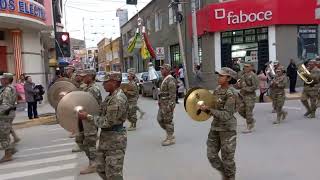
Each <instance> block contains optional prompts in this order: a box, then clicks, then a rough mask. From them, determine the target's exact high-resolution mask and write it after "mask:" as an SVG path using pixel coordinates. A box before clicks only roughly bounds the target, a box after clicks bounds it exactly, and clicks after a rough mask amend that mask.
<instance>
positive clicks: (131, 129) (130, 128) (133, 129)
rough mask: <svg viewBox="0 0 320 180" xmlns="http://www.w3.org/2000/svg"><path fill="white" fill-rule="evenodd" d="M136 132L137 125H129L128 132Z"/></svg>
mask: <svg viewBox="0 0 320 180" xmlns="http://www.w3.org/2000/svg"><path fill="white" fill-rule="evenodd" d="M135 130H137V123H130V127H129V128H128V131H135Z"/></svg>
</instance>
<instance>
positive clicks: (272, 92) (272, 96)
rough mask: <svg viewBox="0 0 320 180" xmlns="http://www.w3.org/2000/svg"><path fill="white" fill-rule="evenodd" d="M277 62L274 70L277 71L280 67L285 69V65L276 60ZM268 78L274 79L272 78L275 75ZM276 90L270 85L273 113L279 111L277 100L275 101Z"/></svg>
mask: <svg viewBox="0 0 320 180" xmlns="http://www.w3.org/2000/svg"><path fill="white" fill-rule="evenodd" d="M275 64H276V66H274V71H275V72H276V71H277V70H278V69H282V70H284V67H283V66H282V65H280V64H279V63H278V62H277V61H276V62H275ZM268 78H269V79H270V80H272V78H274V77H270V76H268ZM274 91H275V90H274V88H273V87H272V86H270V98H271V100H272V102H271V103H272V112H273V113H275V112H277V110H276V106H275V101H273V99H275V98H276V92H274Z"/></svg>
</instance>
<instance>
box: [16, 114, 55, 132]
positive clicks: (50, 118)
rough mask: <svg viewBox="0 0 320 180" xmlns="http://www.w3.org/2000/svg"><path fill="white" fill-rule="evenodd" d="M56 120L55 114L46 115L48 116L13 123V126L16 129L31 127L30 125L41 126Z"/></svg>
mask: <svg viewBox="0 0 320 180" xmlns="http://www.w3.org/2000/svg"><path fill="white" fill-rule="evenodd" d="M54 122H57V120H56V117H55V116H46V117H40V118H38V119H33V120H26V121H24V122H18V123H13V127H14V128H15V129H23V128H29V127H33V126H39V125H44V124H51V123H54Z"/></svg>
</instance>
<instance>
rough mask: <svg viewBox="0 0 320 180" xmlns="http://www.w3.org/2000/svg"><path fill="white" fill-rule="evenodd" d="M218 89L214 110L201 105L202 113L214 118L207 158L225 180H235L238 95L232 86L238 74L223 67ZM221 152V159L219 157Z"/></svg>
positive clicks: (215, 92) (215, 93)
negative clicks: (235, 114)
mask: <svg viewBox="0 0 320 180" xmlns="http://www.w3.org/2000/svg"><path fill="white" fill-rule="evenodd" d="M218 74H219V76H218V84H219V86H218V88H217V89H216V90H215V91H214V92H213V94H214V95H215V96H216V97H217V98H218V99H219V103H218V104H217V106H216V107H215V108H214V109H211V108H209V107H208V106H206V105H201V106H200V109H201V110H202V111H205V112H208V113H209V114H210V115H212V116H213V121H212V124H211V128H210V132H209V135H208V140H207V157H208V159H209V162H210V164H211V166H212V167H213V168H215V169H216V170H218V171H219V172H220V173H221V175H222V177H223V180H235V175H236V163H235V160H234V156H235V151H236V146H237V119H236V118H235V117H234V113H235V112H236V94H235V93H234V90H233V87H231V86H230V84H229V82H231V80H232V78H236V76H237V73H236V72H235V71H233V70H232V69H230V68H227V67H223V68H222V69H221V70H220V71H218ZM219 152H221V158H220V157H219Z"/></svg>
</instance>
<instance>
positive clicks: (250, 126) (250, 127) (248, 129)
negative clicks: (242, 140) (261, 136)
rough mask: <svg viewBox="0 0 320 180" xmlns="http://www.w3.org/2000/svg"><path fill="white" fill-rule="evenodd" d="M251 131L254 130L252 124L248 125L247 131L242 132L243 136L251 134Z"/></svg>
mask: <svg viewBox="0 0 320 180" xmlns="http://www.w3.org/2000/svg"><path fill="white" fill-rule="evenodd" d="M253 130H254V124H248V125H247V129H245V130H243V131H242V133H244V134H248V133H252V132H253Z"/></svg>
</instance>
